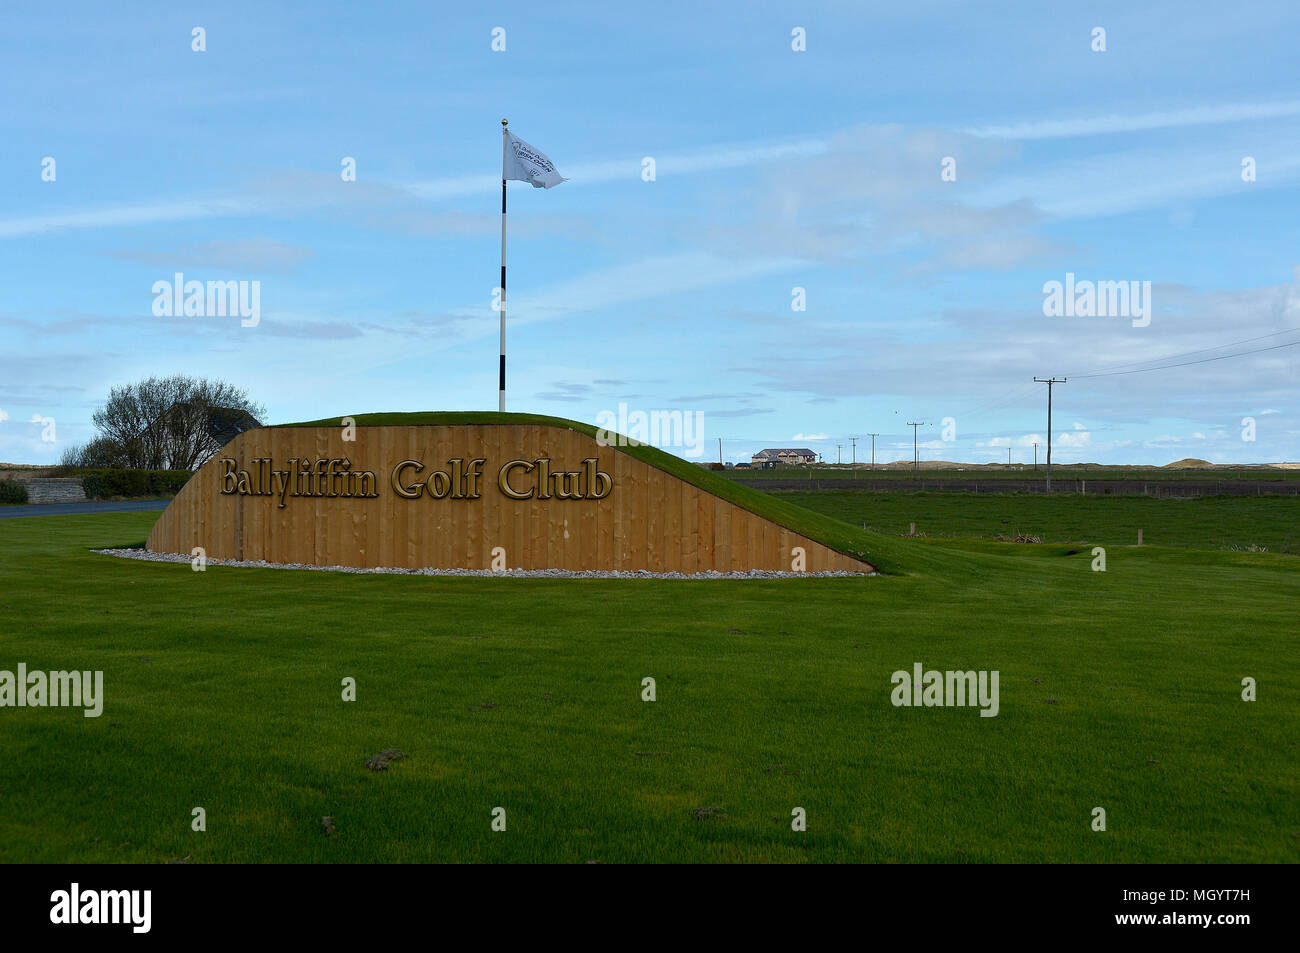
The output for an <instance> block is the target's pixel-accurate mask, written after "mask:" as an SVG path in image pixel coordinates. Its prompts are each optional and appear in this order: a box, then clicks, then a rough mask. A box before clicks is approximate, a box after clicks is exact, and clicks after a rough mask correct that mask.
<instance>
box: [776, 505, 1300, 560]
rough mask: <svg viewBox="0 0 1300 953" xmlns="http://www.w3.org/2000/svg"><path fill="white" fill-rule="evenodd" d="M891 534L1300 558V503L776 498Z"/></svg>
mask: <svg viewBox="0 0 1300 953" xmlns="http://www.w3.org/2000/svg"><path fill="white" fill-rule="evenodd" d="M773 495H775V496H779V497H781V498H782V499H785V500H789V501H790V502H794V503H798V504H799V505H800V506H803V507H807V508H808V509H812V510H816V511H817V512H819V513H824V514H826V515H827V516H833V517H834V518H835V519H837V520H843V521H844V522H847V523H852V524H854V525H855V526H865V527H866V528H868V529H872V530H876V531H877V532H880V533H886V534H895V535H897V534H900V533H906V532H907V531H908V529H909V527H910V525H911V524H912V523H916V532H917V533H918V534H921V535H925V536H928V537H972V538H982V539H995V538H997V537H998V536H1010V537H1013V538H1014V537H1015V536H1016V535H1021V534H1023V535H1026V536H1038V537H1040V538H1042V539H1043V541H1044V542H1049V543H1088V544H1090V545H1093V544H1095V545H1101V546H1125V545H1134V544H1136V543H1137V534H1138V530H1139V529H1140V530H1142V532H1143V540H1144V542H1146V543H1152V544H1156V545H1162V546H1191V547H1195V548H1198V549H1228V548H1231V547H1237V548H1239V549H1249V547H1251V546H1262V547H1265V548H1266V549H1267V550H1268V551H1269V552H1270V553H1289V554H1291V555H1300V499H1296V498H1294V497H1285V496H1272V497H1269V496H1262V497H1254V496H1244V497H1227V496H1201V497H1192V498H1184V499H1178V498H1170V497H1164V498H1157V497H1145V496H1084V497H1080V496H1073V495H1062V496H1052V497H1048V496H1040V495H1036V494H1032V495H1031V494H1010V495H1002V494H992V493H905V492H903V493H894V492H872V491H865V490H859V491H852V490H849V491H842V490H819V491H816V492H811V493H801V492H796V491H790V492H781V493H776V494H773Z"/></svg>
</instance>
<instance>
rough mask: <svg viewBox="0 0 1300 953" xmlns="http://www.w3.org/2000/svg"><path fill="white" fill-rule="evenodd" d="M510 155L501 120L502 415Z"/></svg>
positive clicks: (502, 406)
mask: <svg viewBox="0 0 1300 953" xmlns="http://www.w3.org/2000/svg"><path fill="white" fill-rule="evenodd" d="M509 154H510V136H509V133H507V132H506V120H504V119H502V120H501V381H500V384H499V385H498V390H499V397H500V406H499V407H498V408H497V409H498V410H499V411H500V412H501V413H503V414H504V413H505V412H506V161H507V159H508V157H509Z"/></svg>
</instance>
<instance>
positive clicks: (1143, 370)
mask: <svg viewBox="0 0 1300 953" xmlns="http://www.w3.org/2000/svg"><path fill="white" fill-rule="evenodd" d="M1298 345H1300V341H1292V342H1290V343H1289V344H1274V345H1272V346H1271V347H1257V348H1252V349H1251V350H1249V351H1240V352H1238V353H1236V354H1221V355H1219V356H1218V357H1205V358H1202V359H1201V360H1199V361H1182V362H1181V363H1178V364H1162V365H1161V366H1160V367H1139V368H1137V369H1135V370H1131V371H1109V372H1098V373H1096V374H1076V375H1075V377H1078V378H1083V377H1116V376H1118V375H1120V374H1143V373H1146V372H1147V371H1167V370H1170V369H1172V368H1175V367H1190V366H1192V365H1193V364H1210V363H1212V362H1214V361H1226V360H1228V359H1229V358H1233V357H1245V356H1246V355H1247V354H1261V353H1263V352H1264V351H1277V350H1280V349H1281V348H1284V347H1296V346H1298ZM1224 346H1225V347H1230V346H1231V345H1224ZM1206 350H1213V348H1207V349H1206ZM1191 353H1192V354H1196V353H1199V352H1197V351H1192V352H1191Z"/></svg>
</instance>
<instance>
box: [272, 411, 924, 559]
mask: <svg viewBox="0 0 1300 953" xmlns="http://www.w3.org/2000/svg"><path fill="white" fill-rule="evenodd" d="M349 416H350V417H351V419H352V420H353V421H355V423H356V426H358V427H433V426H439V427H455V426H470V425H475V424H477V425H487V424H492V425H497V426H501V425H509V424H523V425H529V426H541V427H559V428H562V429H565V430H573V431H577V432H578V433H585V434H587V435H588V436H590V437H592V438H595V436H596V434H597V432H598V431H599V430H600V428H598V427H596V426H594V425H592V424H584V423H580V422H578V421H576V420H566V419H565V418H563V417H548V416H546V415H544V414H511V413H505V414H502V413H496V412H492V411H422V412H417V413H401V414H354V415H349ZM342 419H343V418H341V417H329V418H326V419H324V420H309V421H304V422H302V423H294V424H282V425H280V426H285V427H338V426H339V425H340V423H339V422H340V421H341V420H342ZM613 449H616V450H618V451H620V452H622V453H626V454H628V455H629V456H631V457H634V458H635V459H637V460H640V461H641V462H642V463H645V464H648V465H649V466H652V467H655V468H657V469H659V470H663V471H664V472H665V473H668V474H670V475H672V476H675V477H677V478H678V479H680V480H683V481H684V482H686V483H690V484H693V485H695V486H698V487H699V488H700V489H702V490H705V491H707V492H709V493H712V494H713V495H714V496H717V497H720V498H721V499H724V500H726V501H727V502H728V503H734V504H735V505H736V506H739V507H741V508H742V509H746V510H749V512H751V513H753V514H755V515H756V516H761V517H763V518H764V519H767V520H771V521H772V522H773V523H776V524H778V525H780V526H784V527H785V528H786V529H789V530H793V531H794V532H796V533H799V534H800V535H801V536H806V537H808V538H809V539H811V540H814V541H816V542H818V543H821V544H822V545H823V546H827V547H829V548H831V549H833V550H835V551H836V552H840V553H844V554H845V555H846V556H852V557H854V558H855V559H861V560H864V561H865V562H868V563H870V564H871V565H873V566H875V567H876V569H877V570H879V571H881V572H885V573H898V572H901V571H902V569H901V564H900V563H898V562H897V560H896V559H895V558H894V552H895V549H896V547H895V546H894V544H893V541H892V540H891V539H890V538H889V537H887V536H882V535H880V534H878V533H872V532H869V531H865V530H861V529H856V528H854V527H853V526H852V525H851V524H849V523H843V522H841V521H839V520H837V519H834V518H833V517H830V516H825V515H823V514H821V513H815V512H813V511H811V510H808V509H805V508H804V507H802V506H798V505H796V504H794V503H792V502H790V501H788V500H783V499H781V498H779V497H775V496H772V495H770V494H767V493H763V492H761V491H759V490H755V489H752V488H751V487H747V486H741V485H740V484H738V483H736V482H735V481H733V480H728V479H727V478H726V477H723V476H719V475H718V474H716V473H714V472H713V471H712V470H708V469H706V468H704V467H701V466H698V465H696V464H694V463H691V462H690V461H688V460H683V459H682V458H681V457H677V456H674V455H673V454H671V453H666V452H664V451H663V450H660V449H659V448H658V447H652V446H649V445H648V444H641V445H636V446H633V445H631V444H629V445H628V446H615V447H613Z"/></svg>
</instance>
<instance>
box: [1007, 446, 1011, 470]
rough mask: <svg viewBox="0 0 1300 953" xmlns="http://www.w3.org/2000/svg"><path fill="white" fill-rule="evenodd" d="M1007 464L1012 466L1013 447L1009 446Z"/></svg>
mask: <svg viewBox="0 0 1300 953" xmlns="http://www.w3.org/2000/svg"><path fill="white" fill-rule="evenodd" d="M1007 466H1011V448H1010V447H1007Z"/></svg>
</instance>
